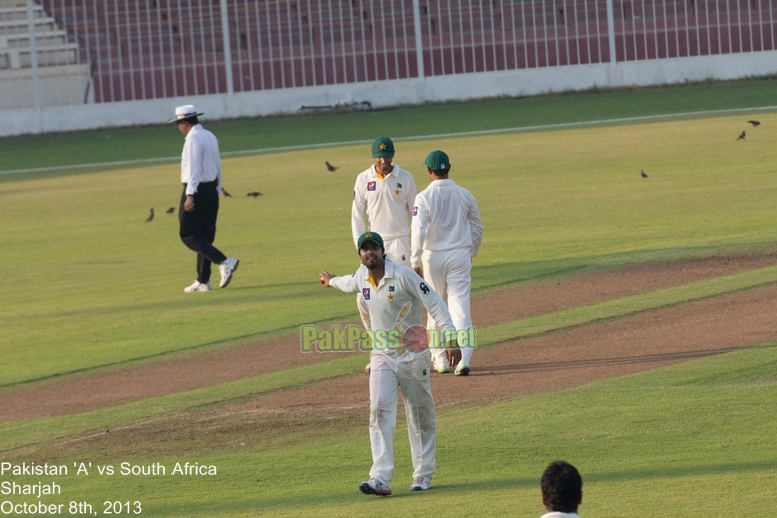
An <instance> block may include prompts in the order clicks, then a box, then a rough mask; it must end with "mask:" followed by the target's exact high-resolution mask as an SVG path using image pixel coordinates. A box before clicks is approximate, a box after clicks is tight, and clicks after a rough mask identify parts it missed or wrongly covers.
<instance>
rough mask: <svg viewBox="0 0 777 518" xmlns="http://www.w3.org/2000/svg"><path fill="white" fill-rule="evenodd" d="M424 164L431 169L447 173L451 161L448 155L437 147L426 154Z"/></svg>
mask: <svg viewBox="0 0 777 518" xmlns="http://www.w3.org/2000/svg"><path fill="white" fill-rule="evenodd" d="M424 164H426V167H428V168H429V169H431V170H432V171H443V172H446V173H447V172H448V170H449V169H450V168H451V161H450V160H449V159H448V155H446V154H445V153H444V152H442V151H440V150H439V149H438V150H437V151H432V152H431V153H429V154H428V155H426V160H424Z"/></svg>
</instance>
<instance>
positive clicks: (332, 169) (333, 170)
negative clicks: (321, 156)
mask: <svg viewBox="0 0 777 518" xmlns="http://www.w3.org/2000/svg"><path fill="white" fill-rule="evenodd" d="M326 168H327V170H328V171H329V172H332V173H333V172H335V171H337V170H338V169H339V168H338V167H337V166H333V165H332V164H330V163H329V162H326Z"/></svg>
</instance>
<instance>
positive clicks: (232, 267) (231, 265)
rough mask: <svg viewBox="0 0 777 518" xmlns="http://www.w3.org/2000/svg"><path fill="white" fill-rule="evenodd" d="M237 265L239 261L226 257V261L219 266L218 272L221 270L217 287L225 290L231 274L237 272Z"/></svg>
mask: <svg viewBox="0 0 777 518" xmlns="http://www.w3.org/2000/svg"><path fill="white" fill-rule="evenodd" d="M238 265H240V260H239V259H235V258H233V257H228V258H227V260H226V261H224V262H223V263H221V264H220V265H219V270H221V282H220V283H219V287H221V288H226V287H227V286H228V285H229V282H230V281H231V280H232V274H233V273H235V271H237V267H238Z"/></svg>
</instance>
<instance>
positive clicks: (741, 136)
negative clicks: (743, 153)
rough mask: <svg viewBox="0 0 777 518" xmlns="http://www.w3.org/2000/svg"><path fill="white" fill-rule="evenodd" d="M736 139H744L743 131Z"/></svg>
mask: <svg viewBox="0 0 777 518" xmlns="http://www.w3.org/2000/svg"><path fill="white" fill-rule="evenodd" d="M737 140H745V132H744V131H743V132H742V134H741V135H739V137H738V138H737Z"/></svg>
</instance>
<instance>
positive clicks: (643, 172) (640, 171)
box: [639, 169, 648, 178]
mask: <svg viewBox="0 0 777 518" xmlns="http://www.w3.org/2000/svg"><path fill="white" fill-rule="evenodd" d="M639 174H641V175H642V178H647V177H648V175H647V174H646V173H645V171H643V170H642V169H640V170H639Z"/></svg>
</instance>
